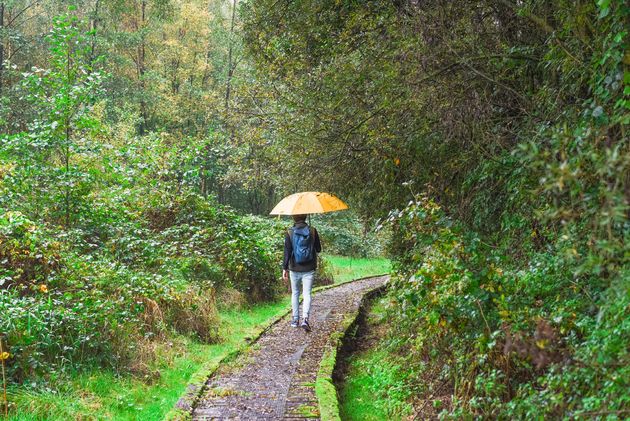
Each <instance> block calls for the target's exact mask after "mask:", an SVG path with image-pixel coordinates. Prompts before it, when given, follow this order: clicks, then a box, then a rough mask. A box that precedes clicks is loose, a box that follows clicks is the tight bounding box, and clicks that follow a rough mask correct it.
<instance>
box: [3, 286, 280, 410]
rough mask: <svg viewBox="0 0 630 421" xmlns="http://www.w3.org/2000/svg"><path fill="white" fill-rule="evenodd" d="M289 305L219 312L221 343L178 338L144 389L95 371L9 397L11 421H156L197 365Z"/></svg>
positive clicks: (234, 344) (218, 356) (215, 357)
mask: <svg viewBox="0 0 630 421" xmlns="http://www.w3.org/2000/svg"><path fill="white" fill-rule="evenodd" d="M288 305H289V301H288V299H287V298H284V299H282V300H279V301H278V302H275V303H270V304H261V305H257V306H255V307H253V308H251V309H246V310H241V311H223V312H221V329H222V332H221V337H222V338H223V342H221V343H220V344H214V345H205V344H200V343H195V342H192V341H190V340H187V339H185V338H179V339H178V340H179V343H177V344H175V345H174V346H172V347H168V346H166V345H164V346H163V349H160V350H159V351H158V355H159V358H158V362H157V363H156V364H155V366H154V367H151V368H152V370H159V372H160V377H159V379H158V380H157V381H155V382H153V383H151V384H147V383H146V382H144V381H142V380H140V379H133V378H131V377H130V376H116V375H115V374H113V373H112V372H109V371H94V372H90V373H85V374H81V375H77V376H75V377H73V378H72V379H71V380H70V381H68V382H66V383H64V384H63V387H62V390H60V391H57V392H41V391H38V392H27V391H24V390H21V391H19V392H17V393H13V394H11V396H10V401H11V402H13V403H14V404H16V406H17V408H18V409H17V412H14V415H13V416H12V417H11V418H9V419H10V420H11V421H18V420H19V421H31V420H32V421H34V420H68V419H116V420H160V419H162V417H163V416H164V414H165V413H166V412H168V411H169V410H170V409H171V408H172V407H173V405H174V404H175V402H177V400H178V398H179V397H180V396H181V395H182V394H183V392H184V390H185V388H186V386H187V384H188V380H189V379H190V377H191V376H192V375H193V374H194V373H195V372H196V371H197V370H199V369H200V367H201V366H202V364H205V363H209V362H213V361H216V362H218V361H219V360H221V359H222V358H223V357H224V356H226V355H227V354H228V353H230V352H231V351H234V350H235V349H237V348H238V346H239V345H241V344H242V343H243V342H244V340H245V338H246V337H248V336H251V335H252V334H254V333H255V331H256V328H257V327H258V326H259V325H260V324H262V323H264V322H266V321H267V320H270V319H271V318H273V317H274V316H275V315H277V314H278V313H279V312H280V311H282V310H283V309H286V308H287V307H288Z"/></svg>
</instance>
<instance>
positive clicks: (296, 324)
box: [291, 317, 300, 327]
mask: <svg viewBox="0 0 630 421" xmlns="http://www.w3.org/2000/svg"><path fill="white" fill-rule="evenodd" d="M299 324H300V319H298V318H297V317H294V318H293V320H291V327H298V325H299Z"/></svg>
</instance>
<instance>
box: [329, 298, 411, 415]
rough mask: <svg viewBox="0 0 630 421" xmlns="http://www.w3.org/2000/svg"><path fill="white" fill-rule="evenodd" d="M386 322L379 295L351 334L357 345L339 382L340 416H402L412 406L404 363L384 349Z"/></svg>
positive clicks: (385, 347)
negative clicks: (356, 334)
mask: <svg viewBox="0 0 630 421" xmlns="http://www.w3.org/2000/svg"><path fill="white" fill-rule="evenodd" d="M388 329H389V326H388V325H387V320H386V318H385V303H384V301H383V299H377V300H374V301H373V302H372V303H371V305H370V306H368V307H367V308H366V317H365V326H362V329H361V332H362V333H361V335H360V337H359V338H355V341H356V342H357V348H356V350H355V352H354V353H352V354H351V355H349V356H348V357H347V360H346V361H345V362H344V363H345V378H344V379H343V382H342V383H341V384H340V388H339V400H340V414H341V418H342V419H344V420H349V421H354V420H357V421H358V420H361V421H365V420H367V421H370V420H373V421H377V420H385V419H387V420H402V419H405V418H406V417H407V416H409V414H410V412H411V410H412V408H411V405H410V404H409V403H407V401H408V398H409V394H410V392H409V391H408V390H406V388H405V385H406V381H405V372H406V370H405V367H404V366H403V365H402V364H401V362H399V361H397V357H396V356H395V355H392V354H391V353H390V352H388V350H387V344H386V342H384V338H385V337H386V335H387V331H388Z"/></svg>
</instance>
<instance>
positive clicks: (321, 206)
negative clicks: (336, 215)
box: [271, 191, 348, 215]
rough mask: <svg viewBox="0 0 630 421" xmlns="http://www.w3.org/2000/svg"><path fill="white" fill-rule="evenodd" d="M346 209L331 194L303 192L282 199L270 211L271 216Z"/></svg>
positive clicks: (343, 204) (345, 206) (346, 207)
mask: <svg viewBox="0 0 630 421" xmlns="http://www.w3.org/2000/svg"><path fill="white" fill-rule="evenodd" d="M345 209H348V205H346V204H345V203H343V202H342V201H341V199H339V198H338V197H336V196H333V195H332V194H328V193H322V192H316V191H305V192H301V193H294V194H292V195H290V196H287V197H285V198H284V199H282V200H281V201H280V202H279V203H278V204H277V205H276V206H275V207H274V208H273V210H272V211H271V215H305V214H309V213H326V212H334V211H340V210H345Z"/></svg>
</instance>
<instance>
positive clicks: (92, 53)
mask: <svg viewBox="0 0 630 421" xmlns="http://www.w3.org/2000/svg"><path fill="white" fill-rule="evenodd" d="M100 5H101V0H96V3H95V4H94V13H93V15H92V17H91V19H90V29H91V31H92V42H91V43H90V70H89V71H90V72H91V71H92V67H93V66H94V60H96V31H97V30H98V12H99V6H100Z"/></svg>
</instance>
